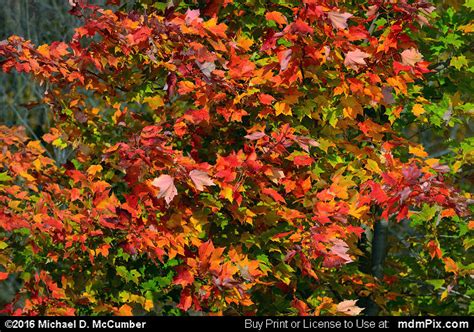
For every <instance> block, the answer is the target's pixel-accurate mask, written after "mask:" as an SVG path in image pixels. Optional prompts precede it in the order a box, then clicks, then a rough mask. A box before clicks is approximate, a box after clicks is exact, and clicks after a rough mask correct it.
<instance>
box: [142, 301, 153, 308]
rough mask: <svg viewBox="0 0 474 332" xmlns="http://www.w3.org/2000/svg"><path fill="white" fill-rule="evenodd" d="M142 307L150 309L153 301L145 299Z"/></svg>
mask: <svg viewBox="0 0 474 332" xmlns="http://www.w3.org/2000/svg"><path fill="white" fill-rule="evenodd" d="M143 307H144V308H145V310H146V311H150V310H152V309H153V308H154V305H153V301H152V300H149V299H147V300H146V301H145V305H144V306H143Z"/></svg>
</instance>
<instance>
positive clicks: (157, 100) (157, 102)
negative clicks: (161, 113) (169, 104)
mask: <svg viewBox="0 0 474 332" xmlns="http://www.w3.org/2000/svg"><path fill="white" fill-rule="evenodd" d="M143 101H144V102H145V103H148V105H150V107H151V108H152V109H153V110H156V109H157V108H158V107H162V106H164V105H165V103H164V102H163V98H162V97H161V96H160V95H156V96H154V97H146V98H145V99H143Z"/></svg>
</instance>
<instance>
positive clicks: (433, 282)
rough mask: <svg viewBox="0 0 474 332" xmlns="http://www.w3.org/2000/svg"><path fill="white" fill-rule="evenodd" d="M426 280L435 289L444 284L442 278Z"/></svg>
mask: <svg viewBox="0 0 474 332" xmlns="http://www.w3.org/2000/svg"><path fill="white" fill-rule="evenodd" d="M426 282H427V283H429V284H430V285H431V286H433V287H434V289H435V290H438V289H440V288H441V287H443V285H444V279H431V280H426Z"/></svg>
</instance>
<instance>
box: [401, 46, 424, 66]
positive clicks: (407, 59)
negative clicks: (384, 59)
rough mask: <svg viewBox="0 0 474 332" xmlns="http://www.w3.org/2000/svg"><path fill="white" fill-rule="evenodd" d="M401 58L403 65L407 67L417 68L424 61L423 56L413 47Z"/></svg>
mask: <svg viewBox="0 0 474 332" xmlns="http://www.w3.org/2000/svg"><path fill="white" fill-rule="evenodd" d="M401 56H402V64H404V65H405V66H415V65H416V63H417V62H420V61H421V60H422V59H423V55H421V53H420V52H418V50H416V49H415V48H413V47H412V48H409V49H408V50H405V51H403V52H402V53H401Z"/></svg>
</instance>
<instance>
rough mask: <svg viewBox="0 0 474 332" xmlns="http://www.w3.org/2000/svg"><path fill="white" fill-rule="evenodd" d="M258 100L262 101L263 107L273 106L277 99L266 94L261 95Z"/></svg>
mask: <svg viewBox="0 0 474 332" xmlns="http://www.w3.org/2000/svg"><path fill="white" fill-rule="evenodd" d="M258 100H260V102H261V103H262V104H263V105H271V104H272V102H273V101H274V100H275V98H273V96H271V95H268V94H266V93H261V94H259V95H258Z"/></svg>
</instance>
